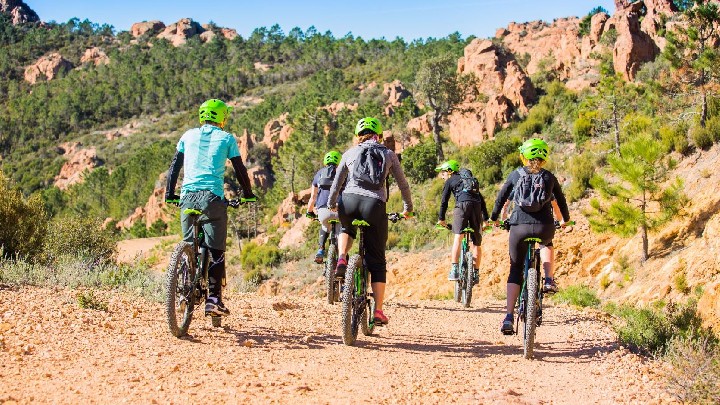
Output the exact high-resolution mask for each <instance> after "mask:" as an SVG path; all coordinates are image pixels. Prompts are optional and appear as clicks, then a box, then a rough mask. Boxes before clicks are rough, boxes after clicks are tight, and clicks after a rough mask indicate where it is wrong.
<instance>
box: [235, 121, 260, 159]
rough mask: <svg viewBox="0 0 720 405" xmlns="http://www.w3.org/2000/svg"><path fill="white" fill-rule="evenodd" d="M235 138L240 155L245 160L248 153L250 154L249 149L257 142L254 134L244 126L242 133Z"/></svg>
mask: <svg viewBox="0 0 720 405" xmlns="http://www.w3.org/2000/svg"><path fill="white" fill-rule="evenodd" d="M235 140H236V141H237V144H238V149H239V150H240V157H242V158H243V159H244V160H247V158H248V155H249V154H250V149H252V148H253V146H254V145H255V143H256V142H257V141H256V140H255V136H254V135H250V132H248V130H247V128H245V129H244V130H243V133H242V135H240V136H236V137H235Z"/></svg>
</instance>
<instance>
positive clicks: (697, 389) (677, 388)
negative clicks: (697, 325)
mask: <svg viewBox="0 0 720 405" xmlns="http://www.w3.org/2000/svg"><path fill="white" fill-rule="evenodd" d="M664 360H665V361H666V362H667V363H669V364H670V366H671V368H670V369H666V371H665V372H664V373H663V374H664V377H665V379H666V381H667V386H668V389H669V391H670V392H671V393H672V394H673V395H674V396H675V398H677V399H678V400H679V401H680V402H681V403H684V404H685V403H688V404H711V403H716V402H717V400H718V398H720V349H719V348H718V346H717V344H716V343H715V342H714V341H713V340H712V339H707V338H701V339H695V338H693V337H690V338H680V337H676V338H673V339H672V340H671V341H670V343H669V344H668V348H667V352H666V354H665V356H664Z"/></svg>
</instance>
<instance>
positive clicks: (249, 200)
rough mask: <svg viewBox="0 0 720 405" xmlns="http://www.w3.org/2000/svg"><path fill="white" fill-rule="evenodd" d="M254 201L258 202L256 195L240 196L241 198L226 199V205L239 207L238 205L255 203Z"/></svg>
mask: <svg viewBox="0 0 720 405" xmlns="http://www.w3.org/2000/svg"><path fill="white" fill-rule="evenodd" d="M254 202H257V198H256V197H252V198H239V199H238V198H233V199H232V200H225V205H227V206H228V207H233V208H237V207H239V206H241V205H242V204H247V203H254Z"/></svg>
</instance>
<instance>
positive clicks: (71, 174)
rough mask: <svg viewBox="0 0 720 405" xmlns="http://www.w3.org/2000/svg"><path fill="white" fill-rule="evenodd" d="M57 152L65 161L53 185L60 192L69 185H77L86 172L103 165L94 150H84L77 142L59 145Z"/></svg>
mask: <svg viewBox="0 0 720 405" xmlns="http://www.w3.org/2000/svg"><path fill="white" fill-rule="evenodd" d="M58 151H59V152H61V153H62V154H63V156H64V157H65V158H66V159H67V161H66V162H65V164H63V166H62V167H61V168H60V173H59V174H58V175H57V176H55V183H54V184H55V186H56V187H57V188H59V189H60V190H67V188H68V187H70V186H71V185H73V184H75V183H79V182H80V181H82V176H83V173H85V171H86V170H92V169H94V168H96V167H98V166H100V165H102V163H103V162H102V160H100V159H99V158H98V156H97V152H96V150H95V148H87V149H85V148H83V147H82V144H80V143H78V142H74V143H64V144H61V145H60V146H59V147H58Z"/></svg>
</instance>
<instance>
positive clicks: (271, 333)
mask: <svg viewBox="0 0 720 405" xmlns="http://www.w3.org/2000/svg"><path fill="white" fill-rule="evenodd" d="M224 332H225V333H228V334H230V335H232V336H233V338H234V339H235V342H236V344H237V345H238V346H243V345H244V344H245V342H247V341H249V340H252V341H254V342H255V343H254V344H257V345H258V346H267V347H270V345H276V344H281V345H283V348H285V349H323V348H325V347H327V346H332V345H338V344H342V338H341V337H340V336H334V335H328V334H325V333H302V332H288V331H283V332H280V331H277V330H275V329H271V328H267V327H255V328H252V329H249V330H237V329H234V328H232V327H226V328H225V329H224Z"/></svg>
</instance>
